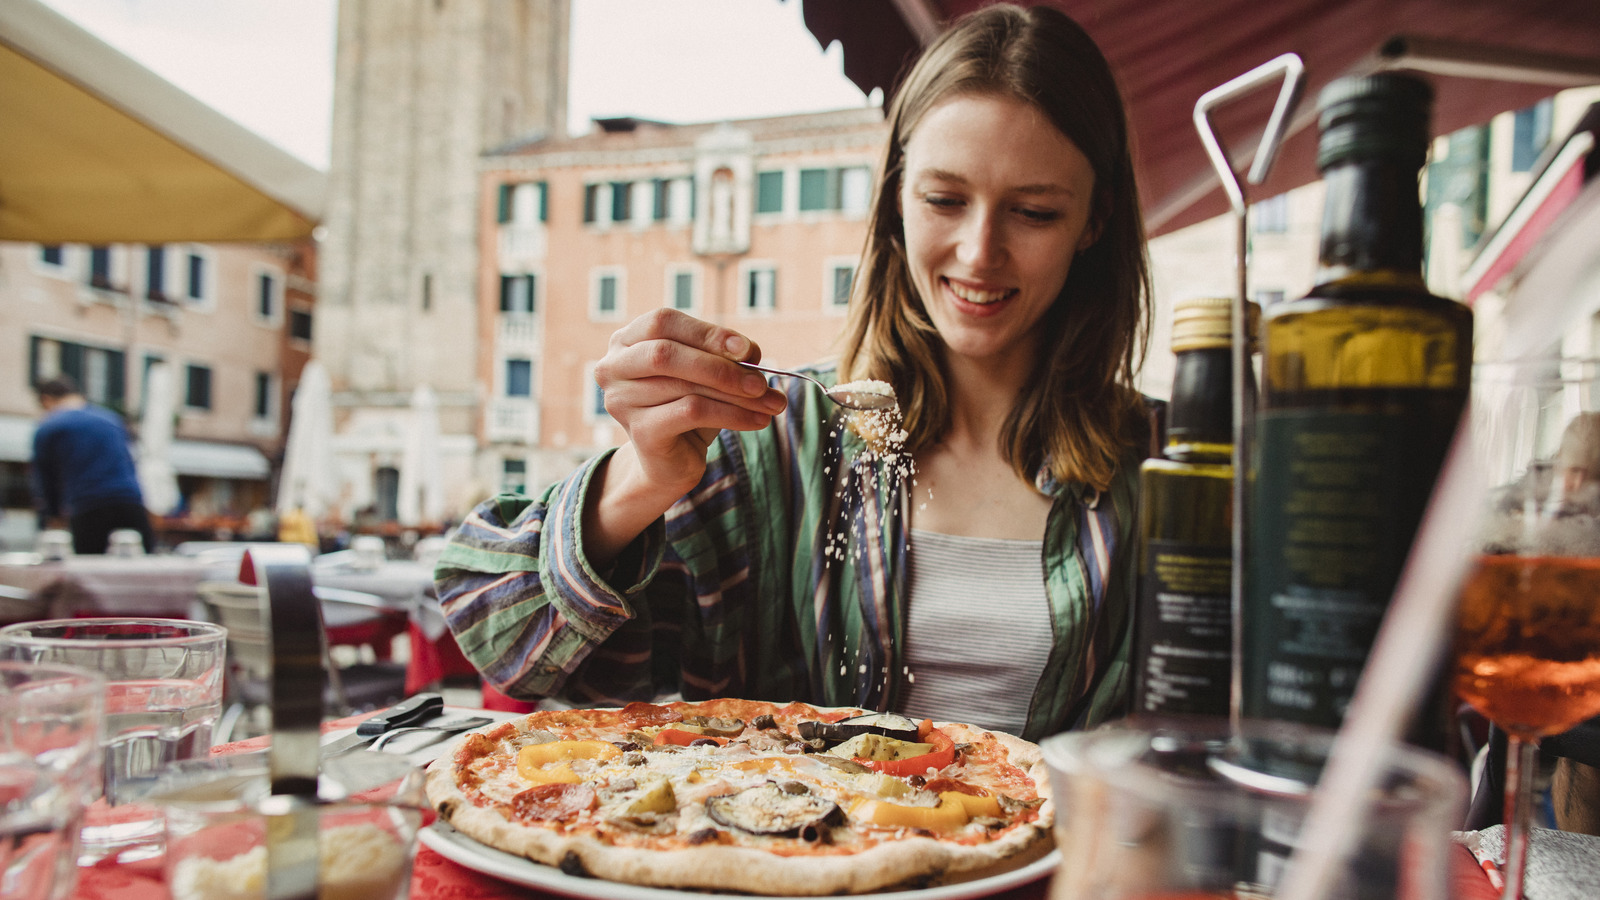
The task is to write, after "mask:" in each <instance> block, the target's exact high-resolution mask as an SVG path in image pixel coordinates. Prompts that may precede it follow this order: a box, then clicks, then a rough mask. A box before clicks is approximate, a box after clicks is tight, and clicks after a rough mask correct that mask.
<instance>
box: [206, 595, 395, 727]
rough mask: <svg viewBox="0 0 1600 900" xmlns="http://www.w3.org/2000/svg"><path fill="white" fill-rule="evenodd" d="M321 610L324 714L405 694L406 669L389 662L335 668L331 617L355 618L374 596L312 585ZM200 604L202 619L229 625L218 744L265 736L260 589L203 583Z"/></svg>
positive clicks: (267, 661)
mask: <svg viewBox="0 0 1600 900" xmlns="http://www.w3.org/2000/svg"><path fill="white" fill-rule="evenodd" d="M314 590H315V593H316V594H317V598H318V600H319V601H321V602H320V606H321V609H322V618H323V621H324V625H323V634H322V641H321V643H322V660H323V662H322V664H323V666H324V667H325V668H326V669H327V671H328V690H327V693H326V694H325V695H324V697H323V706H324V712H325V714H326V715H327V716H330V717H339V716H347V715H350V714H352V713H356V712H362V711H365V710H369V709H377V708H379V707H382V706H388V705H390V704H392V703H396V702H398V701H399V700H400V699H401V698H403V697H404V696H405V695H406V693H405V675H406V667H405V664H404V663H394V662H372V663H367V662H353V663H350V664H349V665H344V666H339V665H335V663H334V654H333V653H332V652H331V651H332V647H331V646H330V642H329V640H328V634H329V627H328V626H329V624H330V622H333V621H355V620H358V619H359V618H360V617H362V616H370V615H371V614H372V613H371V610H373V609H379V608H381V607H382V601H381V600H380V599H379V598H377V597H372V596H370V595H363V594H361V593H360V592H357V591H338V590H334V589H331V588H316V589H314ZM200 602H201V604H202V606H203V607H204V608H205V610H206V614H207V617H208V618H210V619H211V620H212V621H214V622H216V623H217V624H219V625H222V626H223V627H225V628H227V629H228V677H227V687H226V691H225V697H224V703H225V705H226V709H225V710H224V712H223V715H222V718H221V719H220V720H219V721H218V723H217V736H216V740H217V742H218V743H225V742H227V741H234V740H239V739H241V738H244V737H250V736H253V735H256V734H265V733H267V732H268V731H269V730H270V728H271V723H270V722H268V721H267V718H268V716H269V713H268V699H269V691H270V688H269V684H270V677H271V672H272V669H271V665H272V663H271V660H272V651H271V647H270V646H268V641H267V623H266V621H265V620H264V619H263V618H262V615H261V589H260V588H259V587H256V586H254V585H248V584H240V583H239V582H233V581H208V582H204V583H202V584H201V585H200Z"/></svg>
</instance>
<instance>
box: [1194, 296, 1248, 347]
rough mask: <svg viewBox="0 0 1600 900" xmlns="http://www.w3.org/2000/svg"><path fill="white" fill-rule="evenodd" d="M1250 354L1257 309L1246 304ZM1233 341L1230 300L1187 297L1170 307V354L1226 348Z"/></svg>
mask: <svg viewBox="0 0 1600 900" xmlns="http://www.w3.org/2000/svg"><path fill="white" fill-rule="evenodd" d="M1245 315H1246V317H1247V318H1248V320H1249V331H1250V348H1249V349H1250V352H1251V353H1254V352H1255V349H1256V346H1255V345H1256V335H1257V333H1258V331H1259V330H1260V324H1261V307H1260V306H1259V305H1258V304H1256V303H1255V302H1253V301H1250V302H1246V304H1245ZM1232 340H1233V301H1232V300H1231V299H1229V298H1227V297H1188V298H1185V299H1182V300H1179V301H1177V302H1176V303H1174V304H1173V305H1172V352H1174V353H1182V352H1184V351H1185V350H1209V349H1213V348H1216V347H1227V346H1229V344H1230V343H1231V342H1232Z"/></svg>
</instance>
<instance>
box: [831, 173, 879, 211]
mask: <svg viewBox="0 0 1600 900" xmlns="http://www.w3.org/2000/svg"><path fill="white" fill-rule="evenodd" d="M871 203H872V170H871V169H868V168H867V167H866V166H851V167H850V168H848V169H840V170H839V208H840V209H842V210H844V211H845V212H847V213H855V214H858V215H859V214H863V213H865V212H866V211H867V207H868V206H869V205H870V204H871Z"/></svg>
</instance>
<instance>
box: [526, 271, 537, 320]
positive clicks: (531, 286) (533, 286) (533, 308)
mask: <svg viewBox="0 0 1600 900" xmlns="http://www.w3.org/2000/svg"><path fill="white" fill-rule="evenodd" d="M523 277H524V278H526V279H528V312H537V311H538V309H539V278H538V276H537V275H531V274H530V275H524V276H523Z"/></svg>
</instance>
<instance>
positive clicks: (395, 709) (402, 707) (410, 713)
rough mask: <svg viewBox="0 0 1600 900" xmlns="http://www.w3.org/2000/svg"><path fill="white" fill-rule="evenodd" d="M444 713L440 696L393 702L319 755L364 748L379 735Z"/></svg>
mask: <svg viewBox="0 0 1600 900" xmlns="http://www.w3.org/2000/svg"><path fill="white" fill-rule="evenodd" d="M443 712H444V697H443V696H442V695H440V694H418V695H416V696H415V697H410V698H407V699H405V700H402V701H401V702H399V703H396V704H395V705H394V706H391V707H389V708H388V709H386V710H384V711H383V712H380V713H378V714H377V715H375V716H373V717H371V718H369V719H365V720H363V721H362V722H361V724H359V725H357V726H356V730H355V731H354V732H352V733H351V734H347V735H345V736H344V737H342V738H339V739H338V740H336V741H334V742H333V743H331V744H323V745H322V756H323V757H324V758H326V757H329V756H337V755H339V754H340V753H344V752H345V751H347V750H354V749H356V748H357V747H364V746H366V745H367V744H370V743H372V742H373V741H375V740H377V739H378V736H379V735H382V734H385V733H387V732H390V731H393V730H394V729H396V728H404V727H406V726H409V725H420V724H422V723H423V722H426V721H427V720H429V719H432V718H434V717H435V716H438V715H441V714H442V713H443Z"/></svg>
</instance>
